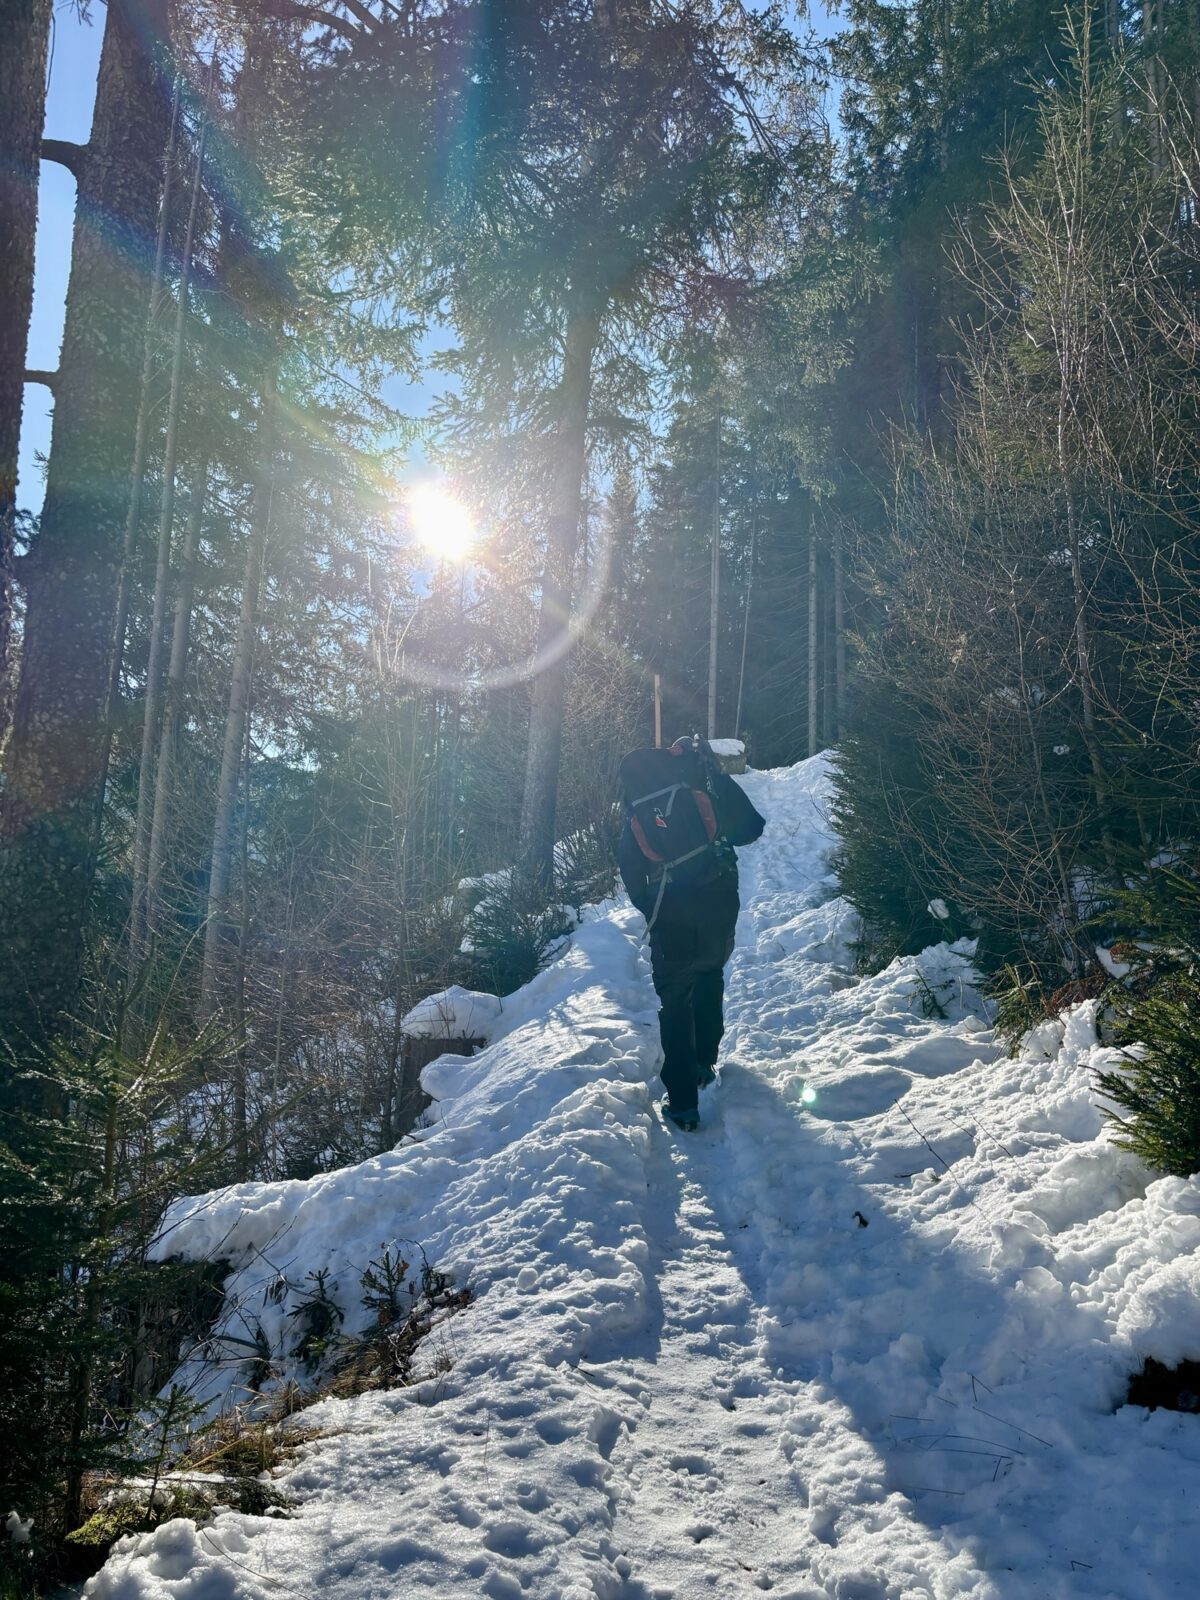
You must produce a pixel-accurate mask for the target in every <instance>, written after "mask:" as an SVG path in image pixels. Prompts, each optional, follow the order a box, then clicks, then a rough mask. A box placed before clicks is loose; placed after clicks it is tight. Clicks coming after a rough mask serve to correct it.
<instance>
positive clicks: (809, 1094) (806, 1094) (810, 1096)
mask: <svg viewBox="0 0 1200 1600" xmlns="http://www.w3.org/2000/svg"><path fill="white" fill-rule="evenodd" d="M800 1098H801V1100H802V1101H803V1102H804V1104H805V1105H806V1106H810V1105H812V1103H813V1101H814V1100H815V1099H816V1098H817V1091H816V1090H815V1089H814V1088H813V1086H812V1084H811V1083H806V1084H805V1085H804V1087H803V1089H801V1091H800Z"/></svg>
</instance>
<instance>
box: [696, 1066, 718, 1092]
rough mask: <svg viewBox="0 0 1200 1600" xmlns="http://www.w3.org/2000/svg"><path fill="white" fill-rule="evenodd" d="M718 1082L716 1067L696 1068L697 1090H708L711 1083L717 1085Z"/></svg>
mask: <svg viewBox="0 0 1200 1600" xmlns="http://www.w3.org/2000/svg"><path fill="white" fill-rule="evenodd" d="M716 1081H717V1070H716V1068H715V1067H708V1066H704V1067H697V1068H696V1087H697V1089H707V1088H708V1086H709V1084H710V1083H716Z"/></svg>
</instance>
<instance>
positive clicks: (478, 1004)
mask: <svg viewBox="0 0 1200 1600" xmlns="http://www.w3.org/2000/svg"><path fill="white" fill-rule="evenodd" d="M503 1010H504V1002H503V1001H502V1000H501V999H500V996H499V995H495V994H485V993H483V992H482V991H481V990H479V989H464V988H463V987H462V985H461V984H457V983H455V984H452V985H451V986H450V988H449V989H439V990H438V992H437V994H431V995H427V996H426V997H425V999H424V1000H420V1001H418V1002H417V1004H416V1005H415V1006H414V1007H413V1008H412V1010H411V1011H409V1012H408V1013H407V1014H406V1015H405V1017H404V1018H403V1020H402V1021H401V1023H400V1029H401V1032H403V1033H406V1034H407V1035H408V1036H409V1038H410V1039H455V1038H459V1039H488V1038H490V1037H491V1033H492V1029H493V1027H494V1026H495V1023H496V1019H497V1018H498V1017H499V1016H500V1014H501V1012H502V1011H503Z"/></svg>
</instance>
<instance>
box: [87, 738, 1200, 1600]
mask: <svg viewBox="0 0 1200 1600" xmlns="http://www.w3.org/2000/svg"><path fill="white" fill-rule="evenodd" d="M746 782H747V786H748V787H749V788H750V789H751V791H752V793H753V796H754V798H755V801H756V803H757V804H758V805H759V807H760V809H761V810H763V812H764V813H765V814H766V815H767V816H768V818H769V825H768V830H767V833H766V834H765V835H764V838H763V840H762V842H761V843H760V844H759V845H758V846H756V847H755V848H753V849H751V850H747V851H745V852H743V854H742V864H743V901H744V905H745V911H744V913H743V917H742V920H741V923H740V925H739V932H738V948H737V950H736V952H735V955H734V959H733V962H732V965H731V971H730V980H729V989H728V1005H727V1015H728V1018H729V1024H730V1026H729V1032H728V1034H727V1036H726V1041H725V1048H724V1051H723V1059H722V1082H721V1085H720V1087H719V1089H717V1090H715V1091H709V1092H707V1093H706V1094H705V1095H704V1096H703V1097H702V1113H703V1117H704V1124H703V1127H702V1129H701V1131H700V1132H699V1133H698V1134H695V1135H690V1136H689V1135H681V1134H676V1133H668V1132H667V1131H666V1130H664V1129H663V1128H662V1127H661V1125H660V1124H659V1122H658V1120H657V1118H656V1116H655V1114H654V1112H653V1109H652V1102H651V1094H652V1092H656V1083H655V1074H656V1072H657V1065H658V1061H657V1045H656V1037H655V1026H654V1016H655V1012H654V998H653V993H652V991H651V989H650V985H649V974H648V962H647V959H646V952H645V949H644V946H643V944H642V943H641V941H640V934H641V930H642V922H641V919H640V918H639V917H638V916H637V915H636V914H635V913H633V912H632V911H631V910H630V909H629V908H628V907H627V906H623V905H620V904H618V905H611V906H607V907H601V908H597V910H596V912H595V913H594V914H593V915H592V916H591V917H590V919H589V920H588V921H587V922H586V923H585V925H584V926H583V927H582V928H581V929H580V931H579V932H578V934H577V935H576V936H575V938H574V940H573V942H572V947H571V949H570V951H569V952H568V953H567V954H566V955H565V956H564V957H563V958H562V959H561V960H560V961H559V962H558V963H557V964H556V965H555V966H554V967H553V968H551V969H550V970H549V971H548V972H546V973H544V974H542V976H541V977H540V978H538V979H537V980H536V981H535V982H534V983H533V984H531V985H530V986H529V987H528V988H527V989H525V990H523V991H522V992H521V993H520V994H519V995H517V996H514V997H512V999H511V1000H509V1001H506V1002H505V1010H504V1014H503V1016H502V1018H501V1019H500V1024H499V1025H498V1027H497V1028H496V1032H495V1034H494V1042H493V1043H492V1045H491V1046H490V1047H489V1049H488V1050H487V1051H485V1052H484V1053H483V1054H481V1055H480V1056H478V1057H475V1058H473V1059H472V1060H470V1061H465V1060H460V1059H458V1058H444V1059H443V1060H442V1061H440V1062H438V1063H435V1064H434V1066H433V1067H432V1068H430V1069H427V1082H428V1083H429V1086H430V1088H431V1090H432V1092H433V1093H434V1094H435V1095H436V1097H437V1100H438V1112H439V1116H438V1118H437V1119H436V1120H435V1121H434V1122H433V1123H432V1125H431V1127H430V1128H429V1129H428V1130H427V1131H426V1132H425V1133H424V1134H423V1135H422V1136H421V1138H420V1139H419V1140H418V1141H417V1142H415V1143H414V1144H412V1145H409V1146H406V1147H404V1148H402V1149H401V1150H400V1151H398V1152H395V1153H393V1154H389V1155H387V1156H383V1157H380V1158H378V1159H377V1160H376V1161H372V1162H367V1163H364V1164H363V1166H361V1167H357V1168H352V1169H347V1170H345V1171H343V1172H338V1173H333V1174H330V1175H328V1176H327V1177H324V1178H318V1179H314V1180H312V1181H310V1182H307V1183H291V1184H277V1185H247V1186H244V1187H243V1188H241V1189H238V1190H230V1191H224V1192H223V1193H220V1194H217V1195H214V1196H206V1197H202V1198H201V1199H200V1200H198V1201H185V1202H181V1203H180V1204H179V1205H178V1206H177V1207H176V1208H175V1210H174V1212H173V1213H172V1215H171V1217H170V1218H169V1226H168V1230H167V1235H166V1239H165V1242H164V1244H163V1246H162V1253H168V1252H169V1251H170V1250H171V1249H180V1250H182V1251H183V1252H184V1253H186V1254H189V1255H205V1254H209V1255H214V1256H219V1257H222V1256H223V1257H226V1258H228V1259H229V1260H230V1261H231V1262H232V1263H233V1267H234V1271H233V1274H232V1275H231V1278H230V1281H229V1285H228V1298H227V1311H226V1319H227V1321H226V1330H227V1331H228V1332H230V1333H231V1334H236V1333H241V1334H243V1335H244V1333H245V1330H246V1328H247V1327H249V1326H252V1325H261V1326H262V1328H263V1330H264V1332H265V1334H266V1335H267V1337H268V1338H269V1339H270V1341H271V1343H272V1347H273V1348H274V1349H276V1350H277V1351H278V1352H279V1357H278V1366H279V1370H280V1374H281V1376H286V1375H287V1372H288V1361H287V1358H286V1351H287V1348H288V1344H289V1338H291V1340H292V1342H294V1332H293V1331H292V1330H293V1324H291V1323H290V1322H289V1312H290V1311H291V1310H292V1309H294V1305H295V1303H296V1301H295V1298H294V1297H295V1295H297V1294H298V1293H299V1292H300V1288H301V1286H302V1283H303V1278H304V1274H305V1272H307V1271H312V1270H315V1269H317V1268H322V1267H325V1268H328V1269H329V1270H330V1274H331V1280H332V1281H334V1282H335V1283H336V1285H337V1291H336V1292H337V1294H338V1297H339V1300H340V1301H341V1303H342V1304H343V1305H344V1306H345V1309H346V1314H347V1327H348V1328H351V1329H352V1328H355V1327H361V1326H363V1325H364V1323H365V1320H366V1314H365V1313H364V1311H363V1309H362V1307H361V1303H360V1301H359V1299H358V1298H357V1295H358V1277H359V1274H360V1273H361V1270H362V1268H363V1266H365V1264H366V1263H367V1262H368V1261H369V1260H370V1259H371V1258H372V1257H377V1256H378V1255H379V1253H380V1251H381V1249H382V1248H383V1247H384V1246H385V1245H387V1244H389V1243H395V1242H397V1241H400V1240H403V1239H406V1238H408V1239H419V1240H420V1241H421V1242H422V1243H423V1244H424V1246H425V1248H426V1249H427V1250H428V1252H429V1254H430V1257H431V1258H432V1259H434V1260H436V1261H438V1262H439V1263H441V1264H442V1265H444V1266H447V1267H449V1268H451V1269H452V1270H453V1271H454V1272H455V1273H456V1274H457V1276H458V1277H459V1278H460V1279H461V1280H463V1281H469V1282H471V1283H472V1285H473V1286H474V1288H475V1291H476V1296H475V1300H474V1302H473V1304H472V1305H471V1306H470V1307H469V1308H468V1309H467V1311H465V1312H464V1313H463V1314H462V1315H461V1316H459V1317H457V1318H455V1319H454V1320H453V1321H452V1322H450V1323H447V1324H446V1325H445V1327H444V1329H443V1330H441V1332H440V1334H439V1335H438V1336H435V1338H434V1340H432V1341H430V1347H429V1348H427V1349H426V1351H425V1359H426V1370H427V1371H428V1373H429V1376H428V1377H427V1378H426V1379H425V1380H424V1381H423V1382H421V1383H420V1384H418V1385H417V1386H416V1387H414V1388H412V1389H408V1390H403V1391H392V1392H390V1393H386V1394H374V1395H365V1396H361V1397H359V1398H358V1399H356V1400H353V1401H343V1402H333V1401H326V1402H323V1403H322V1404H321V1405H319V1406H317V1407H315V1408H313V1409H312V1410H309V1411H307V1412H305V1413H303V1414H302V1417H301V1419H300V1420H301V1421H302V1422H303V1423H304V1424H305V1425H306V1426H308V1427H313V1428H317V1429H320V1430H322V1437H319V1438H317V1439H315V1440H314V1441H313V1442H311V1443H309V1444H308V1445H306V1446H305V1448H304V1452H303V1455H302V1458H301V1460H300V1462H299V1464H298V1465H296V1466H294V1467H293V1468H291V1469H290V1470H289V1472H288V1473H287V1474H286V1475H285V1477H284V1478H283V1480H282V1482H281V1487H282V1488H283V1489H284V1490H285V1491H286V1492H287V1493H289V1494H290V1495H291V1496H293V1497H294V1499H295V1501H296V1511H295V1514H294V1515H293V1516H292V1517H291V1518H290V1519H288V1520H269V1519H256V1518H250V1517H243V1516H240V1515H237V1514H235V1513H232V1512H224V1513H221V1514H219V1515H218V1517H217V1518H216V1520H215V1521H214V1522H213V1523H212V1524H211V1525H210V1526H208V1527H206V1528H200V1529H197V1528H195V1527H194V1525H193V1524H192V1523H190V1522H187V1521H179V1522H175V1523H172V1524H169V1525H167V1526H166V1527H164V1528H162V1529H160V1530H159V1531H158V1532H157V1533H155V1534H153V1535H144V1536H140V1537H138V1538H134V1539H131V1540H127V1541H125V1542H124V1543H123V1544H122V1546H121V1547H119V1549H118V1551H117V1552H116V1553H115V1554H114V1556H113V1557H112V1558H111V1560H110V1562H109V1565H108V1567H107V1568H106V1569H105V1571H104V1572H103V1573H101V1574H100V1575H99V1576H98V1577H97V1578H96V1579H94V1580H93V1581H92V1583H91V1584H90V1585H89V1586H88V1590H87V1593H88V1595H89V1596H92V1597H94V1600H100V1597H107V1600H118V1597H119V1600H139V1597H147V1600H149V1597H153V1600H165V1597H168V1596H172V1597H175V1596H178V1597H183V1600H226V1597H230V1600H232V1597H242V1600H251V1597H253V1600H259V1597H264V1600H265V1597H266V1596H269V1595H286V1594H293V1595H303V1596H305V1597H310V1596H311V1597H313V1600H315V1597H317V1596H321V1597H328V1600H366V1597H372V1600H374V1597H379V1600H384V1597H387V1600H391V1597H399V1596H401V1595H405V1596H407V1595H408V1594H410V1593H413V1592H416V1591H419V1590H425V1591H428V1592H431V1593H434V1594H436V1595H438V1596H447V1597H460V1596H461V1597H467V1596H486V1597H488V1600H520V1597H522V1596H529V1597H544V1600H560V1597H561V1600H649V1597H663V1600H666V1597H674V1600H688V1597H692V1596H700V1595H704V1596H711V1595H722V1596H723V1595H747V1596H749V1595H753V1594H757V1593H760V1592H764V1591H770V1592H772V1593H773V1594H775V1595H778V1596H786V1597H789V1600H916V1597H918V1596H921V1597H936V1600H950V1597H967V1596H970V1597H974V1600H1058V1597H1059V1596H1062V1597H1067V1596H1071V1597H1075V1596H1080V1597H1092V1600H1173V1597H1176V1596H1179V1597H1182V1596H1184V1595H1187V1596H1190V1595H1192V1594H1193V1593H1194V1585H1195V1570H1196V1564H1197V1560H1198V1558H1200V1522H1198V1520H1197V1518H1198V1509H1197V1508H1198V1507H1200V1418H1198V1417H1192V1416H1181V1415H1178V1414H1175V1413H1168V1412H1161V1411H1160V1412H1155V1413H1149V1414H1148V1413H1146V1412H1145V1411H1143V1410H1140V1409H1137V1408H1132V1407H1128V1406H1123V1405H1122V1403H1121V1402H1122V1400H1123V1398H1124V1393H1125V1388H1126V1385H1127V1383H1128V1379H1129V1376H1130V1374H1131V1373H1132V1372H1133V1371H1134V1370H1136V1368H1137V1367H1139V1366H1140V1365H1141V1363H1142V1361H1143V1360H1144V1359H1145V1358H1146V1356H1148V1355H1153V1356H1155V1357H1156V1358H1158V1359H1160V1360H1163V1361H1166V1362H1168V1363H1173V1362H1175V1361H1178V1360H1180V1359H1182V1358H1184V1357H1187V1356H1191V1357H1193V1358H1200V1184H1198V1183H1197V1182H1196V1181H1195V1180H1193V1181H1191V1182H1188V1183H1184V1182H1180V1181H1178V1180H1160V1181H1157V1182H1152V1181H1151V1175H1150V1174H1149V1173H1147V1172H1146V1171H1145V1170H1144V1169H1142V1168H1141V1167H1140V1166H1139V1165H1138V1164H1137V1163H1136V1162H1135V1161H1133V1160H1132V1159H1131V1158H1129V1157H1126V1156H1123V1155H1121V1154H1120V1153H1119V1152H1117V1151H1116V1150H1115V1149H1114V1148H1113V1147H1112V1146H1111V1144H1110V1143H1109V1142H1108V1141H1107V1138H1106V1137H1105V1135H1104V1132H1103V1129H1102V1126H1101V1119H1100V1116H1099V1113H1098V1112H1097V1110H1096V1108H1095V1105H1094V1103H1093V1101H1094V1095H1093V1091H1092V1086H1091V1078H1090V1074H1091V1071H1092V1069H1094V1067H1095V1066H1096V1065H1097V1064H1098V1063H1101V1062H1104V1061H1106V1060H1108V1059H1109V1053H1106V1052H1105V1051H1103V1050H1101V1049H1100V1048H1099V1047H1098V1046H1097V1044H1096V1041H1095V1031H1094V1026H1093V1016H1092V1010H1091V1008H1090V1007H1088V1006H1084V1007H1081V1008H1079V1009H1078V1010H1077V1011H1076V1012H1075V1013H1074V1014H1073V1015H1072V1016H1071V1018H1070V1019H1069V1020H1068V1022H1067V1023H1066V1025H1065V1027H1064V1025H1063V1024H1048V1025H1046V1026H1045V1027H1044V1028H1042V1029H1040V1030H1038V1032H1037V1033H1036V1034H1035V1035H1033V1036H1031V1038H1030V1039H1029V1040H1028V1041H1027V1044H1026V1047H1025V1049H1024V1050H1023V1052H1022V1055H1021V1056H1020V1057H1019V1058H1018V1059H1016V1060H1008V1059H1007V1058H1004V1057H1003V1055H1002V1052H1001V1051H1000V1050H999V1048H998V1046H997V1045H996V1044H995V1042H994V1041H993V1039H992V1036H991V1034H990V1032H989V1031H988V1029H987V1026H986V1023H985V1021H984V1018H983V1008H982V1006H981V1005H980V1003H979V1000H978V996H977V994H976V993H975V991H974V989H973V987H972V984H971V972H970V966H969V960H968V954H969V952H967V951H966V950H963V949H955V948H948V947H946V946H939V947H936V948H935V949H931V950H929V951H926V952H925V953H924V954H923V955H922V956H921V957H920V958H918V959H917V960H915V961H914V960H904V961H898V962H895V963H893V965H892V966H891V967H890V968H888V970H887V971H886V972H884V973H881V974H879V975H878V976H876V977H873V978H868V979H864V980H858V979H856V978H855V977H854V976H853V974H852V972H851V970H850V968H851V963H850V961H849V958H848V951H847V941H848V939H849V938H851V937H852V936H853V932H854V927H853V919H852V917H851V915H850V914H849V912H848V910H847V908H846V907H845V905H844V904H843V903H842V902H841V901H839V900H837V899H836V898H835V895H836V885H835V884H834V883H833V881H832V880H831V878H830V877H829V864H828V853H829V849H830V845H831V843H832V840H831V837H830V831H829V827H828V822H827V819H826V816H825V808H826V805H827V793H828V774H827V771H826V767H825V764H824V763H823V762H822V761H820V760H817V761H813V762H805V763H801V764H800V765H799V766H798V767H796V768H794V769H789V770H787V771H782V772H778V773H766V774H752V775H750V777H749V778H748V779H747V780H746ZM281 1286H282V1287H281ZM289 1296H292V1298H291V1299H289ZM230 1348H231V1350H232V1349H234V1348H235V1347H230ZM183 1376H184V1378H185V1379H186V1381H188V1382H189V1383H190V1384H191V1385H192V1387H193V1389H194V1390H195V1391H196V1392H197V1393H200V1394H207V1395H209V1396H210V1397H211V1399H212V1401H213V1404H214V1405H215V1404H217V1403H219V1402H220V1401H221V1400H222V1399H227V1398H228V1397H229V1396H230V1395H231V1394H234V1393H236V1392H237V1385H238V1383H239V1382H240V1381H242V1380H243V1379H244V1373H241V1371H240V1368H239V1364H238V1361H237V1360H236V1359H234V1358H233V1356H232V1355H231V1356H230V1358H229V1359H227V1360H226V1361H224V1362H220V1363H215V1364H213V1363H208V1364H206V1363H203V1362H200V1361H196V1362H194V1363H192V1364H190V1365H189V1366H187V1367H185V1369H184V1371H183Z"/></svg>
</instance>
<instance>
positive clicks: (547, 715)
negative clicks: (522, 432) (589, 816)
mask: <svg viewBox="0 0 1200 1600" xmlns="http://www.w3.org/2000/svg"><path fill="white" fill-rule="evenodd" d="M597 334H598V325H597V318H596V316H595V314H594V313H592V312H589V311H581V312H577V313H576V314H575V315H574V316H573V317H572V318H571V321H570V324H569V326H568V328H567V337H566V348H565V352H564V356H563V375H562V382H561V384H560V385H559V392H558V409H559V420H558V434H557V441H556V443H557V452H556V455H557V459H556V461H555V465H554V479H553V483H552V487H551V502H550V518H549V529H548V535H547V541H546V564H545V568H544V570H543V573H542V598H541V608H540V610H539V613H538V632H537V676H536V677H535V678H534V680H533V692H532V694H531V696H530V706H529V747H528V754H527V756H526V762H525V791H524V795H523V797H522V802H521V833H520V849H521V861H522V866H523V868H524V870H525V871H526V872H527V873H528V874H529V875H530V877H531V878H533V879H534V880H536V881H538V882H540V883H541V884H542V885H544V886H545V887H549V885H550V884H551V882H552V881H553V877H554V814H555V809H556V806H557V801H558V768H559V760H560V756H561V752H562V726H563V705H564V700H565V696H566V682H567V653H568V650H569V648H570V635H569V630H570V624H571V569H572V566H573V565H574V561H575V554H576V548H577V546H578V543H579V518H580V512H581V509H582V501H583V474H584V468H585V466H586V461H587V450H586V434H587V416H588V403H589V401H590V399H591V392H592V357H593V355H594V353H595V349H596V338H597Z"/></svg>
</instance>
